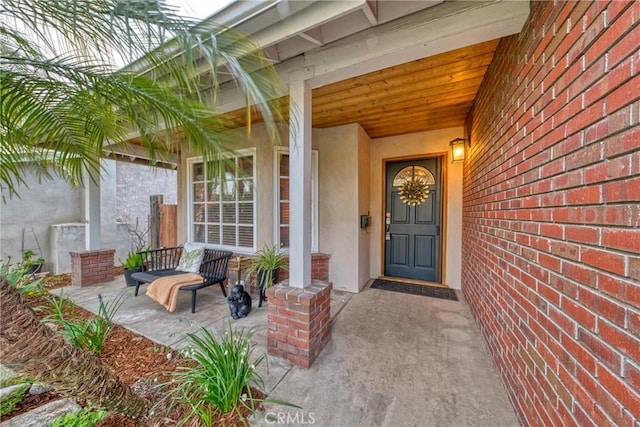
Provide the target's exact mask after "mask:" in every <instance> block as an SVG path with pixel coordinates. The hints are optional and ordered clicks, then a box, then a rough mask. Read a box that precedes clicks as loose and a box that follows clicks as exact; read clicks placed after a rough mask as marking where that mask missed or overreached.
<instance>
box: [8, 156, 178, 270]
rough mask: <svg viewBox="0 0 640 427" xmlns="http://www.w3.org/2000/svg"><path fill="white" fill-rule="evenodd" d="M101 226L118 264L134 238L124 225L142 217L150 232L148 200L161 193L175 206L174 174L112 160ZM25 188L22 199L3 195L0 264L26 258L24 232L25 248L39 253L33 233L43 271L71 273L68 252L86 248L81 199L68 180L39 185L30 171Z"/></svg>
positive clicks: (106, 163)
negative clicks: (23, 242)
mask: <svg viewBox="0 0 640 427" xmlns="http://www.w3.org/2000/svg"><path fill="white" fill-rule="evenodd" d="M101 166H102V168H101V175H102V176H101V183H100V221H101V244H100V247H102V248H109V249H115V250H116V255H115V263H116V265H117V264H119V259H124V258H125V257H126V254H127V252H128V251H129V250H131V245H130V243H129V242H130V236H129V234H128V233H127V231H126V228H125V227H124V226H123V225H122V224H121V223H120V220H121V219H124V218H129V219H131V220H133V221H134V222H135V218H136V217H143V218H141V223H142V224H141V227H142V229H146V223H147V216H148V213H149V196H150V195H153V194H163V195H164V197H165V203H175V200H176V193H177V187H176V185H175V182H176V178H175V176H176V172H175V171H167V170H164V169H153V168H150V167H147V166H142V165H135V164H131V163H124V162H116V161H114V160H104V159H103V160H102V161H101ZM24 179H25V181H26V182H27V186H24V185H23V186H20V187H19V188H18V194H19V195H20V197H12V198H9V195H8V192H7V191H6V190H2V196H3V197H4V199H5V200H4V201H3V202H0V259H2V260H4V261H6V260H7V259H8V257H9V256H10V257H11V260H12V263H14V264H15V263H17V262H19V261H20V260H21V259H22V253H21V248H22V229H23V228H25V229H26V235H25V249H32V250H35V251H37V245H36V243H35V239H34V238H33V235H32V233H31V228H32V227H33V231H34V233H35V236H36V238H37V240H38V243H39V244H40V254H41V256H42V257H43V258H44V259H45V265H44V269H45V270H46V271H50V272H52V273H54V274H60V273H67V272H70V271H71V264H70V257H69V251H70V250H74V251H77V250H84V249H85V227H86V224H85V223H84V222H82V220H83V215H82V203H81V194H80V191H81V190H78V189H75V188H73V187H72V186H71V185H69V184H67V183H66V182H65V181H64V180H62V179H61V178H59V177H56V176H54V177H53V179H51V180H44V181H42V182H38V178H37V176H36V175H35V174H34V173H32V172H27V173H26V174H25V176H24Z"/></svg>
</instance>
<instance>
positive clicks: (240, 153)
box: [187, 148, 258, 254]
mask: <svg viewBox="0 0 640 427" xmlns="http://www.w3.org/2000/svg"><path fill="white" fill-rule="evenodd" d="M246 156H252V157H253V172H252V174H253V177H252V179H253V200H252V203H253V224H252V227H253V247H251V248H249V247H244V246H229V245H222V244H214V243H206V244H205V246H206V247H208V248H215V249H224V250H229V251H233V252H235V253H240V254H253V253H254V252H255V251H256V245H257V238H258V232H257V228H258V222H257V221H258V206H257V202H256V171H257V167H256V163H257V161H256V149H255V148H248V149H244V150H237V151H235V152H234V153H233V154H232V155H229V156H227V157H226V158H234V159H237V158H240V157H246ZM203 162H204V160H203V158H202V156H200V157H190V158H188V159H187V187H188V191H187V205H188V209H187V211H188V212H187V238H188V241H189V242H192V241H194V235H193V223H194V221H193V217H194V205H193V204H194V194H193V182H194V177H193V165H194V164H196V163H203ZM207 178H208V177H207ZM205 182H207V181H205ZM205 219H206V218H205ZM238 219H239V216H238V215H236V226H237V225H238V222H237V221H238ZM221 220H222V218H221ZM204 223H205V224H207V223H208V219H207V220H206V221H204Z"/></svg>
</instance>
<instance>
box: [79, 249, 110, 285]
mask: <svg viewBox="0 0 640 427" xmlns="http://www.w3.org/2000/svg"><path fill="white" fill-rule="evenodd" d="M115 253H116V251H115V249H101V250H96V251H81V252H69V255H71V284H73V285H79V286H86V285H93V284H95V283H102V282H109V281H111V280H113V279H114V271H113V258H114V255H115Z"/></svg>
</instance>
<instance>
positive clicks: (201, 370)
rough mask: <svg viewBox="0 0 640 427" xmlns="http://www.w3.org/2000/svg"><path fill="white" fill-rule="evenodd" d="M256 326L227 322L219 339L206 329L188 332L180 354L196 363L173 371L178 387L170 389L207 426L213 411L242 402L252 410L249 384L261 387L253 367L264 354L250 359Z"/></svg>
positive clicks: (209, 424)
mask: <svg viewBox="0 0 640 427" xmlns="http://www.w3.org/2000/svg"><path fill="white" fill-rule="evenodd" d="M255 331H256V329H255V328H252V329H250V330H249V331H247V332H245V331H244V330H242V331H240V332H238V331H234V330H233V329H232V328H231V324H229V327H228V329H227V330H226V332H225V334H224V336H223V337H222V338H221V339H220V340H218V339H217V338H216V336H215V335H214V334H213V333H212V332H210V331H209V330H207V329H205V328H203V327H199V328H198V331H197V333H195V334H187V340H188V342H189V344H190V345H189V346H188V347H187V348H186V349H185V350H184V351H183V355H184V356H185V357H187V358H192V359H193V360H194V362H195V363H193V364H192V365H190V366H183V367H179V368H178V369H179V370H178V371H177V372H175V373H174V375H175V380H176V381H177V382H178V384H179V385H178V387H175V388H174V389H173V391H172V393H173V395H172V398H173V400H174V402H176V401H177V402H183V403H186V404H187V405H188V406H189V407H190V408H191V412H190V413H189V415H188V416H187V417H188V418H191V417H193V416H197V417H198V418H200V420H201V421H202V423H203V424H204V425H206V426H211V425H212V414H213V413H214V412H215V410H216V409H217V410H218V411H219V412H222V413H228V412H231V411H233V410H237V409H238V407H239V405H244V406H247V407H249V408H251V410H254V409H255V406H254V398H253V396H252V395H251V388H250V386H251V385H256V386H258V387H263V385H264V384H263V380H262V378H261V377H260V375H258V374H257V373H256V371H255V368H256V367H257V366H258V365H259V364H260V363H261V362H262V361H263V359H264V357H265V356H264V354H263V355H261V356H259V357H257V358H256V359H255V360H254V361H253V362H251V357H252V352H253V350H252V349H251V344H250V340H251V337H252V336H253V334H254V333H255Z"/></svg>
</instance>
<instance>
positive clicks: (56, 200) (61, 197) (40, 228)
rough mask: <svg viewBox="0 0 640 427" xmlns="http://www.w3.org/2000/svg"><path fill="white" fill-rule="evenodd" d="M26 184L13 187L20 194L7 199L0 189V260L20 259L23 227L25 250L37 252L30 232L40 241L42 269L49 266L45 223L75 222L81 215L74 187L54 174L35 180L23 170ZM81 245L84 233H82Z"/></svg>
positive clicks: (33, 176)
mask: <svg viewBox="0 0 640 427" xmlns="http://www.w3.org/2000/svg"><path fill="white" fill-rule="evenodd" d="M23 178H24V180H25V181H26V183H27V186H24V185H21V186H19V187H18V188H17V191H18V194H19V195H20V197H16V196H14V197H11V198H9V193H8V191H6V190H4V189H3V190H2V196H3V198H4V201H0V259H2V260H3V261H5V262H6V261H7V259H8V258H9V257H11V262H12V263H13V264H16V263H18V262H20V261H21V260H22V252H21V249H22V230H23V228H24V229H25V231H26V232H25V243H24V245H25V249H31V250H33V251H35V252H38V248H37V245H36V242H35V239H34V237H33V234H32V233H31V229H32V228H33V232H34V233H35V237H36V239H37V240H38V243H39V244H40V251H41V253H40V255H41V256H42V257H43V258H44V259H45V265H44V269H45V270H46V271H51V270H52V268H53V263H52V258H53V257H52V254H51V251H50V248H49V226H50V225H51V224H58V223H68V222H78V221H80V216H81V211H80V209H81V207H80V194H79V192H78V190H76V189H74V188H73V187H72V186H70V185H69V184H67V183H66V182H65V181H63V180H62V179H60V178H58V177H54V178H53V179H52V180H50V181H49V180H45V181H42V182H38V177H37V176H36V175H35V173H33V172H31V171H29V170H27V172H26V173H25V174H23ZM82 245H83V246H84V234H83V235H82Z"/></svg>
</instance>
